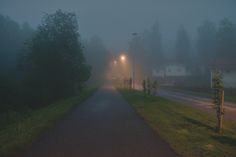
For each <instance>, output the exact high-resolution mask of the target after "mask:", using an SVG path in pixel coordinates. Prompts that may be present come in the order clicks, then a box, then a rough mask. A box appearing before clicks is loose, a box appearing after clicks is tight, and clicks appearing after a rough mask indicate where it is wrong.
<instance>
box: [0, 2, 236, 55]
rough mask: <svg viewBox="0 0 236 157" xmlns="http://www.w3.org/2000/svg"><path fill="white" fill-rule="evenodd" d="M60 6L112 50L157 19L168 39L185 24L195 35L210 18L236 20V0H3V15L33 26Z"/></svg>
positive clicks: (123, 45)
mask: <svg viewBox="0 0 236 157" xmlns="http://www.w3.org/2000/svg"><path fill="white" fill-rule="evenodd" d="M57 9H62V10H66V11H73V12H75V13H76V14H77V15H78V17H79V20H78V21H79V26H80V33H81V36H82V38H89V37H91V36H93V35H98V36H100V37H101V38H102V39H103V40H104V43H105V44H106V45H107V46H108V48H109V50H111V51H119V50H123V49H124V50H127V47H128V46H127V42H128V40H129V39H130V38H131V34H132V33H133V32H142V31H144V30H145V29H148V28H150V27H151V25H152V24H153V23H154V22H155V21H158V22H159V24H160V28H161V32H162V35H163V37H164V40H165V39H166V40H169V39H171V38H175V35H176V30H177V29H178V28H179V26H180V25H181V24H183V25H184V26H185V27H186V28H187V30H188V31H189V32H190V34H191V35H192V34H194V32H195V31H196V27H197V26H199V25H200V24H201V23H202V22H203V21H204V20H207V19H209V20H212V21H214V22H218V21H219V20H220V19H222V18H224V17H227V18H229V19H230V20H232V21H234V22H235V21H236V0H0V13H1V14H4V15H8V16H10V17H11V18H12V19H13V20H16V21H18V22H23V21H27V22H29V23H30V24H31V25H32V26H33V27H36V26H37V25H38V24H39V23H40V20H41V17H42V16H43V13H53V12H55V11H56V10H57Z"/></svg>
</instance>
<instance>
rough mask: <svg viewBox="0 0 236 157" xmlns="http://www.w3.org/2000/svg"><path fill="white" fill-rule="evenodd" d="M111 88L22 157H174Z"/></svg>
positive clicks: (67, 118)
mask: <svg viewBox="0 0 236 157" xmlns="http://www.w3.org/2000/svg"><path fill="white" fill-rule="evenodd" d="M176 156H178V155H177V154H176V153H175V152H174V151H173V150H172V149H171V148H170V146H169V145H168V144H167V143H166V142H165V141H163V140H162V139H161V138H160V137H159V136H158V135H157V134H156V133H155V132H154V131H153V130H152V129H151V128H149V127H148V126H147V124H146V123H145V122H144V121H143V119H142V118H140V116H139V115H137V114H136V112H135V111H134V110H133V109H132V108H131V107H130V106H129V104H128V103H127V102H126V101H125V100H124V99H123V98H122V96H121V95H120V94H119V93H118V92H117V91H116V90H115V89H113V88H112V87H110V86H106V87H102V88H101V89H99V90H98V91H97V92H96V93H95V94H94V95H93V96H91V97H90V98H89V99H88V100H87V101H85V102H84V103H82V104H81V105H79V106H78V107H77V108H75V109H74V110H73V111H72V112H71V113H70V114H69V115H68V116H66V117H65V118H64V119H63V120H62V121H61V122H59V123H58V124H57V125H56V126H55V127H54V128H53V129H51V130H50V131H48V132H47V133H45V134H44V135H43V136H42V137H41V138H40V139H39V140H38V141H36V142H35V143H34V144H33V145H32V147H31V148H29V150H28V151H26V153H25V154H24V155H23V157H176Z"/></svg>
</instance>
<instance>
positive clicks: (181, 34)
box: [175, 26, 190, 64]
mask: <svg viewBox="0 0 236 157" xmlns="http://www.w3.org/2000/svg"><path fill="white" fill-rule="evenodd" d="M175 48H176V53H175V58H176V60H177V61H179V62H181V63H185V64H187V63H188V62H189V58H190V40H189V37H188V33H187V31H186V29H185V28H184V27H183V26H181V27H180V29H179V30H178V32H177V40H176V47H175Z"/></svg>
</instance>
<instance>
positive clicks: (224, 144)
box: [120, 90, 236, 157]
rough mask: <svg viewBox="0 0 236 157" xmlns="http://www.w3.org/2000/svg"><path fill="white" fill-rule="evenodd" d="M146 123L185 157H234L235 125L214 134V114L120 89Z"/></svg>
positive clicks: (233, 123) (235, 153)
mask: <svg viewBox="0 0 236 157" xmlns="http://www.w3.org/2000/svg"><path fill="white" fill-rule="evenodd" d="M120 92H121V93H122V95H123V96H124V97H125V98H126V99H127V101H128V102H129V103H130V104H131V105H132V107H133V108H134V109H135V110H136V111H137V112H138V113H139V114H140V115H141V116H142V117H143V118H144V119H145V120H146V122H147V123H148V124H149V125H150V126H151V127H152V128H153V129H154V130H155V131H157V132H158V134H159V135H160V136H161V137H162V138H163V139H164V140H166V141H167V142H168V143H169V144H170V145H171V147H172V148H173V149H174V150H175V151H176V152H177V153H178V154H180V155H182V156H184V157H235V156H236V122H233V121H229V120H227V121H226V120H225V121H224V130H223V134H222V135H219V134H217V133H215V125H216V118H215V115H214V114H209V113H205V112H203V111H200V110H197V109H195V108H192V107H190V106H186V105H183V104H180V103H177V102H174V101H170V100H167V99H164V98H160V97H154V96H147V95H145V94H144V93H142V92H139V91H129V90H120Z"/></svg>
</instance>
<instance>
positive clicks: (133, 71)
mask: <svg viewBox="0 0 236 157" xmlns="http://www.w3.org/2000/svg"><path fill="white" fill-rule="evenodd" d="M137 35H138V33H132V36H133V37H135V36H137ZM131 54H132V59H133V62H132V63H133V64H132V80H133V81H132V83H133V89H135V55H134V52H132V51H131Z"/></svg>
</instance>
